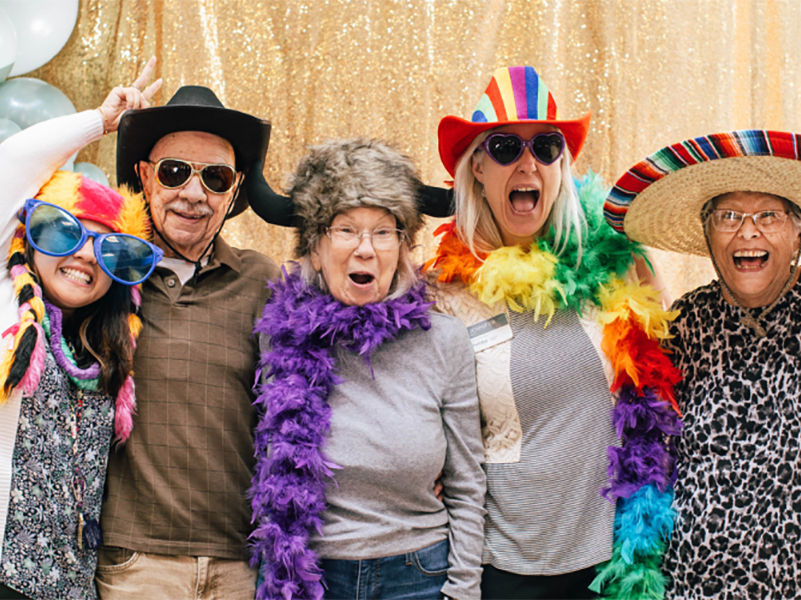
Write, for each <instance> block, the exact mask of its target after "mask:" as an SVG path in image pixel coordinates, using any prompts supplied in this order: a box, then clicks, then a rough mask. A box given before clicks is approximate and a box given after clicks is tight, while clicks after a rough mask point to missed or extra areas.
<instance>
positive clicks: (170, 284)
mask: <svg viewBox="0 0 801 600" xmlns="http://www.w3.org/2000/svg"><path fill="white" fill-rule="evenodd" d="M167 287H171V288H172V287H175V277H170V278H169V279H168V280H167Z"/></svg>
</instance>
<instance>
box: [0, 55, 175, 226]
mask: <svg viewBox="0 0 801 600" xmlns="http://www.w3.org/2000/svg"><path fill="white" fill-rule="evenodd" d="M154 66H155V58H151V59H150V60H149V61H148V63H147V65H146V66H145V68H144V70H143V71H142V74H141V75H140V76H139V77H138V78H137V79H136V81H135V82H134V83H133V84H132V85H131V86H128V87H115V88H114V89H113V90H111V92H109V94H108V96H107V97H106V99H105V100H104V101H103V103H102V104H101V105H100V107H99V108H97V109H96V110H86V111H83V112H80V113H76V114H72V115H65V116H63V117H56V118H54V119H49V120H47V121H42V122H40V123H36V124H35V125H32V126H30V127H27V128H25V129H23V130H22V131H20V132H19V133H17V134H15V135H13V136H11V137H10V138H8V139H6V140H5V141H4V142H3V143H2V144H0V190H1V191H0V221H1V222H2V223H4V224H6V223H8V222H9V221H10V220H12V219H13V218H14V215H15V214H16V212H17V210H19V208H20V207H21V206H22V204H23V203H24V201H25V200H26V199H27V198H30V197H31V196H33V195H34V194H36V192H37V191H38V190H39V188H40V187H41V186H42V185H43V184H44V183H45V182H46V181H47V180H48V179H49V178H50V176H51V175H52V174H53V173H54V172H55V171H56V170H57V169H58V168H60V167H61V166H62V165H63V164H64V163H65V162H67V160H68V159H69V157H70V156H71V155H72V154H74V153H75V152H77V151H78V150H80V149H81V148H83V147H84V146H85V145H86V144H88V143H90V142H93V141H95V140H97V139H99V138H100V137H101V136H102V135H103V133H105V132H109V131H115V130H116V129H117V125H118V124H119V121H120V117H121V116H122V113H123V112H124V111H125V110H128V109H134V108H146V107H147V106H150V99H151V98H152V97H153V94H155V93H156V91H158V89H159V88H160V87H161V79H159V80H157V81H156V82H154V83H153V84H151V85H150V86H147V87H145V83H146V82H147V80H148V79H149V78H150V76H151V74H152V72H153V68H154Z"/></svg>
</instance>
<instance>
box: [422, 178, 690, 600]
mask: <svg viewBox="0 0 801 600" xmlns="http://www.w3.org/2000/svg"><path fill="white" fill-rule="evenodd" d="M577 187H578V192H579V198H580V200H581V203H582V206H583V207H584V211H585V215H586V219H587V233H586V235H585V237H584V239H583V241H582V247H583V252H582V255H581V263H580V264H579V266H578V267H576V266H575V265H576V262H577V261H576V259H577V256H578V243H577V240H576V239H575V238H574V239H571V240H570V241H569V242H568V244H567V246H566V247H565V249H564V250H563V252H562V253H561V255H559V256H557V255H556V254H555V253H554V249H553V245H552V243H551V242H550V241H549V240H550V239H551V237H545V238H542V239H539V240H537V242H536V243H535V244H533V245H532V247H531V248H530V249H528V250H525V249H523V248H520V247H516V246H515V247H502V248H499V249H497V250H494V251H492V252H489V253H487V254H482V255H480V256H478V257H476V256H474V255H473V254H472V253H471V252H470V250H469V248H468V247H467V245H466V244H465V243H464V242H462V240H461V239H460V238H459V237H458V235H457V233H456V228H455V224H454V223H452V222H451V223H447V224H445V225H443V226H441V227H439V228H438V229H437V230H436V231H435V235H438V234H443V236H442V239H441V241H440V244H439V247H438V249H437V252H436V255H435V257H434V258H433V259H432V260H430V261H429V262H428V263H427V264H426V269H434V270H436V271H438V273H439V274H438V279H439V280H440V281H443V282H449V281H454V280H461V281H462V282H463V283H465V284H466V285H467V286H468V287H469V289H470V290H471V292H472V293H474V294H475V295H476V297H477V298H479V299H480V300H481V301H482V302H484V303H485V304H488V305H493V304H495V303H498V302H506V304H507V305H508V306H509V307H510V308H511V309H512V310H515V311H518V312H523V311H532V312H533V313H534V317H535V319H537V320H538V319H539V318H540V316H541V315H544V316H546V322H545V325H546V326H547V324H548V322H549V321H550V318H551V317H552V316H553V315H554V313H555V312H556V311H557V310H563V309H573V310H576V311H578V312H579V313H581V311H582V309H585V308H586V307H587V306H589V305H594V306H595V307H597V308H598V309H599V313H598V314H599V319H600V322H601V324H602V325H603V333H602V341H601V348H602V350H603V352H604V353H605V354H606V357H607V358H608V360H609V362H610V364H611V365H612V367H613V370H614V380H613V382H612V385H611V388H610V389H611V392H612V393H613V394H615V396H616V398H617V400H616V403H615V408H614V410H613V412H612V420H613V424H614V426H615V429H616V430H617V434H618V436H619V437H620V438H621V440H622V447H610V448H609V450H608V452H609V462H610V464H609V487H608V488H607V489H605V490H604V491H603V495H604V496H605V497H607V498H609V499H610V500H612V501H616V502H617V508H616V513H615V530H614V533H615V536H614V546H613V552H612V559H611V560H610V561H609V562H608V563H606V564H605V565H603V566H602V567H601V568H600V570H599V574H598V576H597V577H596V579H595V581H594V582H593V585H592V586H591V589H592V590H593V591H595V592H599V593H600V592H601V591H603V594H604V596H605V597H607V598H618V599H631V600H634V599H639V600H642V599H651V598H652V599H658V598H662V597H663V596H664V591H665V577H664V575H663V574H662V573H661V569H660V567H661V557H662V554H663V553H664V550H665V546H666V542H667V539H668V538H669V536H670V533H671V531H672V529H673V517H674V515H673V510H672V508H671V500H672V497H673V492H672V486H673V467H674V452H673V450H674V444H673V441H674V438H675V436H678V435H679V433H680V431H681V420H680V416H681V415H680V412H679V408H678V406H677V404H676V400H675V397H674V393H673V386H674V385H675V384H676V383H677V382H678V381H679V380H680V379H681V375H680V373H679V371H678V370H677V369H676V368H675V367H674V366H673V365H672V364H671V362H670V360H669V359H668V357H667V356H666V355H665V353H664V352H663V350H662V349H661V347H660V340H664V339H666V338H667V337H668V336H669V333H668V326H669V323H670V321H671V320H672V319H674V318H675V317H676V313H671V312H667V311H665V310H663V308H662V305H661V303H660V299H659V295H658V293H657V292H656V291H655V290H654V289H653V288H650V287H648V286H645V285H641V284H636V283H635V284H632V283H626V281H625V280H624V275H625V273H626V272H627V271H628V269H629V268H630V267H631V265H632V261H633V259H634V257H635V256H644V251H643V249H642V247H641V246H640V245H639V244H636V243H634V242H631V241H629V240H628V239H627V238H625V237H624V236H622V235H621V234H619V233H617V232H615V231H614V230H613V229H612V228H611V227H609V226H608V225H607V224H606V223H605V221H604V219H603V215H602V212H601V209H602V206H603V200H604V198H605V196H606V190H605V189H604V188H603V186H602V184H601V182H600V180H599V178H598V177H597V176H596V175H594V174H592V173H590V174H589V175H588V176H587V177H585V178H584V179H583V180H582V181H579V182H577Z"/></svg>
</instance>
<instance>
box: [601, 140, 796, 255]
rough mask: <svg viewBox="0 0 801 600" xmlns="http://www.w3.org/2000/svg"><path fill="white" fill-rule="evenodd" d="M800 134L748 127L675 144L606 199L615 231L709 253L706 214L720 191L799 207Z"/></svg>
mask: <svg viewBox="0 0 801 600" xmlns="http://www.w3.org/2000/svg"><path fill="white" fill-rule="evenodd" d="M799 185H801V135H799V134H796V133H790V132H784V131H768V130H762V129H746V130H739V131H731V132H725V133H714V134H710V135H706V136H701V137H696V138H692V139H689V140H685V141H683V142H679V143H676V144H671V145H669V146H666V147H664V148H662V149H661V150H658V151H657V152H654V153H653V154H651V155H650V156H648V157H647V158H645V159H644V160H642V161H640V162H638V163H637V164H636V165H634V166H633V167H631V168H630V169H629V170H628V171H626V172H625V173H624V174H623V175H622V176H621V177H620V178H619V179H618V180H617V182H616V183H615V185H614V187H613V188H612V189H611V191H610V192H609V194H608V196H607V198H606V202H605V203H604V216H605V217H606V220H607V222H608V223H609V224H610V225H611V226H612V227H613V228H614V229H616V230H617V231H619V232H621V233H625V234H626V235H628V236H629V237H630V238H632V239H634V240H636V241H639V242H642V243H644V244H647V245H649V246H654V247H657V248H662V249H665V250H673V251H678V252H689V253H692V254H700V255H706V253H707V250H706V243H705V241H704V237H703V228H702V224H701V220H700V212H701V208H702V207H703V205H704V204H705V203H706V202H707V201H708V200H710V199H711V198H714V197H716V196H719V195H721V194H725V193H728V192H735V191H749V192H761V193H766V194H773V195H776V196H781V197H783V198H787V199H788V200H790V201H791V202H794V203H796V204H799V205H800V206H801V187H799Z"/></svg>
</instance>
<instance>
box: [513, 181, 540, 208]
mask: <svg viewBox="0 0 801 600" xmlns="http://www.w3.org/2000/svg"><path fill="white" fill-rule="evenodd" d="M539 201H540V191H539V190H538V189H536V188H533V187H519V188H516V189H514V190H512V192H511V193H510V194H509V203H510V205H511V207H512V212H513V213H517V214H527V213H530V212H532V211H533V210H534V209H535V208H537V204H538V203H539Z"/></svg>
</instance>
